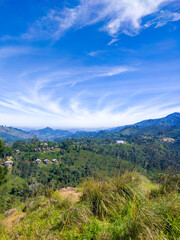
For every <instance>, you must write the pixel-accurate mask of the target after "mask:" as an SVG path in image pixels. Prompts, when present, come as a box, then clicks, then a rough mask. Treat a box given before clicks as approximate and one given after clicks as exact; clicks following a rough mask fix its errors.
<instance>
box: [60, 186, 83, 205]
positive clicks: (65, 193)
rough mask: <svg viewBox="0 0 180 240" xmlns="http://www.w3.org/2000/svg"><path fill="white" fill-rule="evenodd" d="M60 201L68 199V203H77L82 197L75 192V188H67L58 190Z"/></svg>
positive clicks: (79, 193)
mask: <svg viewBox="0 0 180 240" xmlns="http://www.w3.org/2000/svg"><path fill="white" fill-rule="evenodd" d="M59 192H60V195H61V198H62V199H68V200H70V201H75V202H76V201H78V200H79V199H80V197H81V196H82V193H81V192H77V189H76V188H72V187H67V188H62V189H60V190H59Z"/></svg>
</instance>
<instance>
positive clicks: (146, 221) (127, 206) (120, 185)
mask: <svg viewBox="0 0 180 240" xmlns="http://www.w3.org/2000/svg"><path fill="white" fill-rule="evenodd" d="M165 179H166V182H165V183H166V185H167V186H168V185H169V184H170V183H168V181H170V182H172V181H171V178H168V176H167V177H166V178H165ZM168 179H169V180H168ZM167 186H166V188H164V184H162V185H157V184H153V183H152V182H150V181H149V180H148V179H147V178H146V177H144V176H142V175H140V174H138V173H136V172H131V173H125V174H124V175H122V176H117V177H114V178H112V179H106V180H103V181H102V180H97V179H94V178H92V179H89V180H87V181H85V182H84V185H83V187H82V188H81V190H82V194H81V195H80V198H79V200H78V201H77V199H76V200H73V197H71V198H70V199H71V200H69V199H63V196H62V192H60V191H56V192H54V193H52V194H50V195H49V198H46V197H40V198H38V199H36V200H35V203H34V204H33V205H32V206H30V207H29V208H24V207H23V206H21V209H19V213H18V214H17V219H18V220H17V221H15V222H13V223H12V222H11V221H10V219H8V221H9V226H7V225H5V224H4V223H7V219H6V218H4V216H1V218H2V220H1V225H0V236H1V239H2V240H6V239H14V240H15V239H20V240H24V239H25V240H26V239H27V240H29V239H30V240H31V239H32V240H34V239H38V240H39V239H44V240H45V239H46V240H48V239H64V240H66V239H67V240H77V239H79V240H118V239H122V240H138V239H140V240H141V239H142V240H146V239H147V240H149V239H150V240H166V239H167V240H168V239H170V240H176V239H177V240H178V239H179V238H180V196H179V189H178V188H177V185H176V186H175V187H174V188H173V187H172V191H169V188H167ZM166 189H167V190H166ZM23 209H25V210H24V215H23V218H22V219H19V218H18V216H19V215H21V214H22V210H23ZM13 219H14V216H13Z"/></svg>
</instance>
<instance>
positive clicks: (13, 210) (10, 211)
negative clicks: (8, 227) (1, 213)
mask: <svg viewBox="0 0 180 240" xmlns="http://www.w3.org/2000/svg"><path fill="white" fill-rule="evenodd" d="M17 213H18V210H17V209H16V208H12V209H10V210H8V211H6V212H5V218H7V217H10V216H13V215H15V214H17Z"/></svg>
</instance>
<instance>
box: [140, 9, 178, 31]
mask: <svg viewBox="0 0 180 240" xmlns="http://www.w3.org/2000/svg"><path fill="white" fill-rule="evenodd" d="M179 20H180V13H178V12H171V11H168V10H165V11H163V10H162V11H160V13H159V15H158V16H157V17H156V18H154V19H152V20H150V21H148V22H147V23H146V24H145V25H144V27H146V28H148V27H150V26H152V25H154V26H155V28H158V27H162V26H164V25H166V24H167V23H168V22H176V21H179Z"/></svg>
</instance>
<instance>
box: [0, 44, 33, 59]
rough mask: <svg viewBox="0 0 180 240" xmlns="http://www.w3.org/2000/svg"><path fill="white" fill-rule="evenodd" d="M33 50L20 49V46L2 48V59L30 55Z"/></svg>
mask: <svg viewBox="0 0 180 240" xmlns="http://www.w3.org/2000/svg"><path fill="white" fill-rule="evenodd" d="M32 51H33V49H32V48H28V47H18V46H8V47H1V48H0V58H8V57H13V56H18V55H24V54H29V53H30V52H32Z"/></svg>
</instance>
